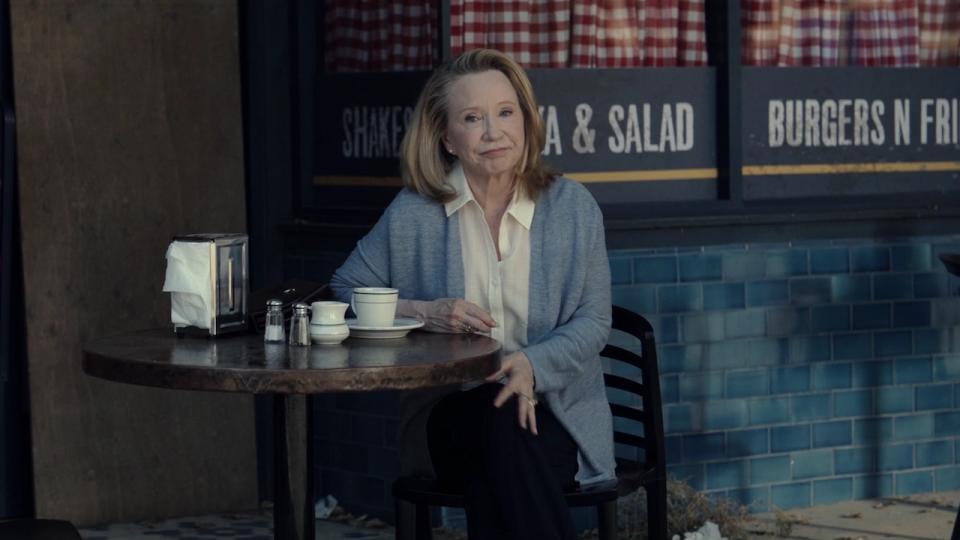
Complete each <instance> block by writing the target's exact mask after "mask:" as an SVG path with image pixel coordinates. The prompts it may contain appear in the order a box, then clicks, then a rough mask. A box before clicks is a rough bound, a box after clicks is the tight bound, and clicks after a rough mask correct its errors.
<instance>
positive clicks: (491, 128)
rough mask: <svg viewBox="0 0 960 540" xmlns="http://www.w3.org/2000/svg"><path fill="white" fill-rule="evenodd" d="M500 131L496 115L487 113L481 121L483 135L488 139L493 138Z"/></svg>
mask: <svg viewBox="0 0 960 540" xmlns="http://www.w3.org/2000/svg"><path fill="white" fill-rule="evenodd" d="M499 133H500V123H499V119H498V118H497V117H496V116H490V115H488V116H487V117H486V118H485V119H484V123H483V136H484V137H486V138H488V139H495V138H497V135H499Z"/></svg>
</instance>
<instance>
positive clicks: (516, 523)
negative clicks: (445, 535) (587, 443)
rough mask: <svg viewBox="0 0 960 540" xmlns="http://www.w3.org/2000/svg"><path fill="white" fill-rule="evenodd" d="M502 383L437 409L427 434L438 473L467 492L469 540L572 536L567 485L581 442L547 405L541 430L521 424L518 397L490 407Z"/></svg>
mask: <svg viewBox="0 0 960 540" xmlns="http://www.w3.org/2000/svg"><path fill="white" fill-rule="evenodd" d="M501 388H503V387H502V386H501V385H500V384H496V383H493V384H485V385H483V386H479V387H477V388H474V389H472V390H469V391H466V392H456V393H454V394H451V395H449V396H447V397H444V398H443V399H442V400H440V401H439V402H438V403H437V404H436V405H435V406H434V408H433V412H431V413H430V419H429V420H428V422H427V439H428V443H429V447H430V459H431V460H432V461H433V467H434V470H435V471H436V473H437V478H438V480H439V481H440V482H441V483H443V484H446V485H448V486H450V487H454V488H456V489H459V490H462V491H463V493H464V494H465V499H466V512H467V529H468V531H467V532H468V534H469V537H470V539H471V540H487V539H491V540H492V539H498V540H499V539H517V540H520V539H523V540H527V539H533V538H536V539H544V540H548V539H550V540H552V539H563V540H574V539H575V538H576V534H575V531H574V528H573V521H572V519H571V517H570V511H569V509H568V508H567V503H566V501H565V500H564V498H563V488H564V487H569V486H572V485H575V480H574V477H575V476H576V473H577V445H576V443H575V442H574V440H573V438H571V437H570V434H569V433H567V431H566V430H565V429H564V428H563V426H561V425H560V422H558V421H557V419H556V418H555V417H554V416H553V414H552V413H551V412H550V410H549V409H548V408H547V407H546V405H545V404H540V405H538V406H537V430H538V432H539V435H533V434H532V433H530V432H529V431H527V430H524V429H522V428H521V427H520V424H519V420H518V417H517V399H516V397H511V398H510V399H509V400H507V402H506V403H504V404H503V406H502V407H500V408H499V409H498V408H496V407H494V406H493V400H494V398H495V397H496V396H497V393H498V392H499V391H500V389H501Z"/></svg>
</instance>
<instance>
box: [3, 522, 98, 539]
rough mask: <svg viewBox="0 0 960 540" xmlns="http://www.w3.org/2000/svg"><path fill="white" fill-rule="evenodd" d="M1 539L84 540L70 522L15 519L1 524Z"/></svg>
mask: <svg viewBox="0 0 960 540" xmlns="http://www.w3.org/2000/svg"><path fill="white" fill-rule="evenodd" d="M0 539H3V540H6V539H9V540H82V539H81V538H80V533H79V532H77V529H76V528H74V526H73V525H71V524H70V522H69V521H60V520H56V519H15V520H13V521H4V522H0Z"/></svg>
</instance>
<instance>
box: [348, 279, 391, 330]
mask: <svg viewBox="0 0 960 540" xmlns="http://www.w3.org/2000/svg"><path fill="white" fill-rule="evenodd" d="M399 295H400V293H399V291H398V290H397V289H391V288H388V287H358V288H356V289H354V290H353V298H351V299H350V307H351V308H353V312H354V313H355V314H356V315H357V323H358V324H359V325H360V326H369V327H380V328H385V327H392V326H393V318H394V316H395V315H396V314H397V298H398V297H399Z"/></svg>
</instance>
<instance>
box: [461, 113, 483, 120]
mask: <svg viewBox="0 0 960 540" xmlns="http://www.w3.org/2000/svg"><path fill="white" fill-rule="evenodd" d="M463 120H464V121H465V122H476V121H478V120H480V116H478V115H476V114H468V115H467V116H465V117H464V118H463Z"/></svg>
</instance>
